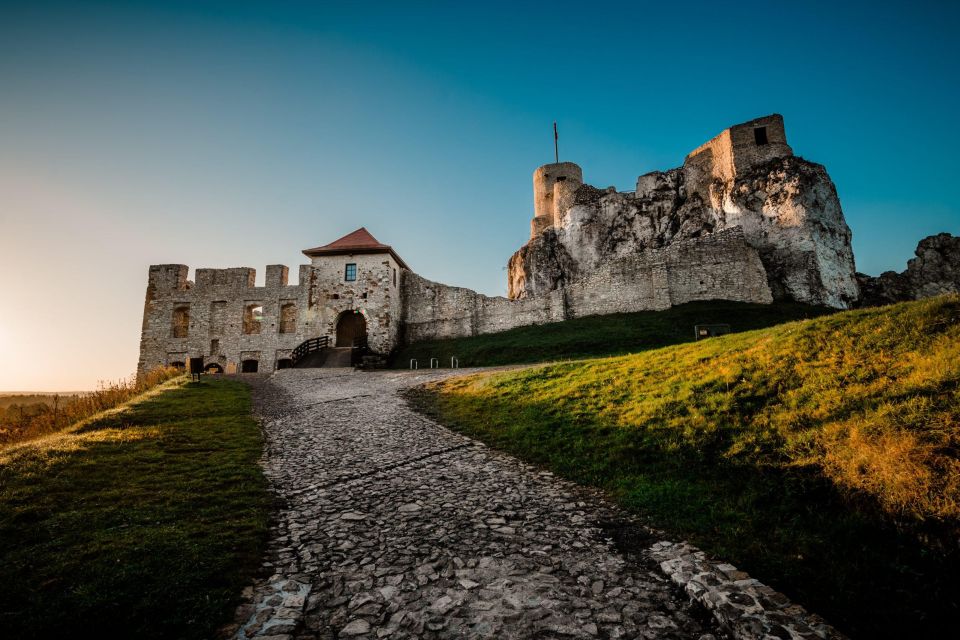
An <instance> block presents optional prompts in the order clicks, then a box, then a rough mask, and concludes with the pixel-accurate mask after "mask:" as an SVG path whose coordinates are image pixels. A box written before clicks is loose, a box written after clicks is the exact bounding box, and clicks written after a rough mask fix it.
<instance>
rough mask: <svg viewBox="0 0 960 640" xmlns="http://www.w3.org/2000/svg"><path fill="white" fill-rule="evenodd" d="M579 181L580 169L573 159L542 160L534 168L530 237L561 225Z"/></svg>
mask: <svg viewBox="0 0 960 640" xmlns="http://www.w3.org/2000/svg"><path fill="white" fill-rule="evenodd" d="M582 184H583V171H581V169H580V167H579V166H577V165H576V164H574V163H572V162H556V163H553V164H545V165H543V166H542V167H538V168H537V170H536V171H534V172H533V220H531V221H530V237H531V238H535V237H537V236H538V235H540V234H541V233H543V231H544V230H545V229H549V228H550V227H557V226H560V222H561V220H560V219H561V217H562V216H563V212H564V211H566V210H567V209H569V208H570V205H572V204H573V196H574V194H575V193H576V192H577V189H578V188H580V185H582Z"/></svg>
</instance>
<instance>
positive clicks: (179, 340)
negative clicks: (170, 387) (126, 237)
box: [137, 253, 400, 373]
mask: <svg viewBox="0 0 960 640" xmlns="http://www.w3.org/2000/svg"><path fill="white" fill-rule="evenodd" d="M347 263H351V264H355V265H356V266H357V270H356V280H353V281H349V282H348V281H345V279H344V267H345V266H346V264H347ZM399 271H400V267H399V265H397V263H396V261H395V260H394V259H393V257H392V256H390V255H388V254H385V253H384V254H361V255H352V256H351V255H345V256H322V257H316V258H313V260H312V264H309V265H301V266H300V282H299V284H296V285H290V284H288V274H289V270H288V268H287V267H285V266H283V265H269V266H268V267H267V272H266V278H265V282H264V286H262V287H257V286H255V280H256V270H254V269H250V268H247V267H239V268H232V269H197V271H196V274H195V276H196V278H195V281H193V282H191V281H189V280H187V272H188V267H187V266H186V265H182V264H166V265H153V266H151V267H150V272H149V276H148V282H147V295H146V300H145V302H144V312H143V330H142V333H141V338H140V361H139V363H138V366H137V370H138V371H145V370H148V369H151V368H154V367H157V366H163V365H169V364H173V363H187V362H188V361H189V359H190V358H197V357H202V358H203V360H204V365H211V364H216V365H219V366H220V367H221V368H222V369H223V370H224V371H227V372H234V371H238V370H239V369H240V368H241V363H242V362H243V361H244V360H255V361H256V362H257V370H258V372H261V373H263V372H265V373H269V372H272V371H274V370H275V369H276V367H277V363H278V362H279V361H280V360H283V359H287V358H289V357H290V352H291V351H292V350H293V349H294V348H296V347H297V345H299V344H300V343H301V342H303V341H304V340H307V339H310V338H316V337H319V336H330V338H331V343H334V342H335V340H336V333H337V321H338V319H339V318H340V316H341V315H342V314H344V313H360V314H362V315H363V317H364V320H365V322H366V327H367V336H368V340H369V344H370V347H371V348H372V349H373V350H375V351H378V352H381V353H386V352H389V351H390V350H391V349H393V347H394V346H395V345H396V342H397V334H398V331H399V326H400V325H399V320H398V318H399V317H400V297H399V288H400V273H399ZM395 274H396V275H395ZM256 307H259V308H262V317H261V318H260V321H259V329H258V330H254V329H255V328H256V326H257V323H256V322H254V318H253V317H252V314H251V313H250V312H249V311H248V309H251V308H256ZM183 319H185V320H186V321H185V322H180V320H183ZM178 325H180V326H178Z"/></svg>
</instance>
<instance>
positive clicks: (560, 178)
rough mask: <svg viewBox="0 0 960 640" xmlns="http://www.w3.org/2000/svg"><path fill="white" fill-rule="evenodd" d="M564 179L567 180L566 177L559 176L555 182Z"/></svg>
mask: <svg viewBox="0 0 960 640" xmlns="http://www.w3.org/2000/svg"><path fill="white" fill-rule="evenodd" d="M566 179H567V176H560V177H559V178H557V182H563V181H564V180H566Z"/></svg>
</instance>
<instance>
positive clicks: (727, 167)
mask: <svg viewBox="0 0 960 640" xmlns="http://www.w3.org/2000/svg"><path fill="white" fill-rule="evenodd" d="M768 128H770V130H771V132H772V133H770V134H769V135H770V136H771V138H770V139H769V140H767V139H766V138H764V140H766V141H765V142H763V143H761V142H755V141H754V132H755V131H757V130H761V129H762V130H764V131H766V130H767V129H768ZM764 135H767V134H766V133H765V134H764ZM745 136H747V137H745ZM774 139H776V140H778V141H779V142H777V143H776V144H774V143H773V142H774ZM756 140H757V141H759V140H761V136H760V134H756ZM569 164H571V163H565V166H566V165H569ZM553 166H556V165H547V166H546V168H547V169H549V167H553ZM543 169H544V167H542V168H541V169H539V170H538V171H539V172H540V173H541V174H544V173H549V171H547V172H545V171H543ZM537 175H538V174H535V176H534V181H535V187H536V186H537V184H536V183H537V179H538V178H537ZM564 184H565V183H559V186H556V187H555V190H554V199H553V202H552V206H553V208H554V211H553V216H554V223H553V226H552V227H550V228H546V229H545V230H544V229H543V222H542V220H544V218H543V216H541V218H539V220H541V224H539V225H535V226H534V235H533V237H532V238H531V239H530V241H529V242H528V243H527V244H526V245H525V246H524V247H523V248H521V249H520V250H519V251H518V252H517V253H516V254H514V255H513V257H512V258H511V259H510V262H509V265H508V268H509V289H508V295H509V296H510V297H511V298H525V297H529V296H537V295H542V294H544V293H546V292H549V291H552V290H554V289H558V288H562V287H563V286H565V284H566V283H569V282H571V281H574V280H576V279H577V278H581V277H583V275H584V274H588V273H592V272H594V271H596V270H598V269H603V268H604V265H605V264H606V263H607V262H609V261H610V260H613V259H617V258H622V257H624V256H628V255H633V254H636V253H639V252H643V251H645V250H649V249H658V248H663V247H666V246H669V245H670V244H672V243H674V242H677V241H679V240H688V239H695V238H700V237H704V236H706V235H707V234H711V233H715V232H719V231H724V230H730V229H734V228H740V229H741V230H742V231H743V234H744V237H745V238H746V240H747V243H748V244H749V245H750V246H751V247H753V248H754V249H756V250H757V252H758V253H759V255H760V259H761V261H762V262H763V266H764V269H765V271H766V274H767V281H768V285H769V288H770V291H771V292H772V294H773V296H774V298H775V299H780V300H794V301H798V302H805V303H809V304H817V305H825V306H830V307H835V308H848V307H850V306H853V305H854V304H855V303H856V302H857V300H858V299H859V287H858V284H857V279H856V273H855V269H854V260H853V250H852V248H851V244H850V240H851V234H850V228H849V227H848V226H847V224H846V221H845V220H844V217H843V210H842V209H841V206H840V200H839V198H838V197H837V191H836V188H835V187H834V185H833V182H832V181H831V179H830V176H829V175H828V174H827V172H826V170H825V169H824V167H823V166H821V165H819V164H815V163H812V162H808V161H806V160H804V159H802V158H799V157H796V156H793V155H792V150H791V149H790V147H789V146H787V145H786V138H785V137H784V135H783V129H782V119H780V118H779V116H768V117H767V118H762V119H759V120H756V121H751V122H750V123H745V124H743V125H738V126H737V127H732V128H731V129H728V130H727V131H725V132H724V133H723V134H721V135H720V136H717V138H715V139H714V140H711V141H710V142H709V143H707V144H705V145H704V146H702V147H701V148H699V149H697V150H696V151H695V152H693V153H691V154H690V156H688V157H687V159H686V161H685V162H684V165H683V166H682V167H679V168H676V169H671V170H669V171H662V172H661V171H656V172H653V173H649V174H646V175H643V176H640V178H638V180H637V189H636V191H633V192H617V191H616V190H615V189H612V188H611V189H607V190H599V189H596V188H595V187H592V186H590V185H587V184H579V185H578V186H577V187H576V191H575V193H573V197H572V198H571V197H569V193H568V192H569V190H570V188H571V187H570V186H564ZM566 184H569V183H566ZM541 186H542V185H541ZM541 191H543V189H542V188H541ZM548 195H549V194H548ZM541 208H544V207H543V206H541ZM718 297H719V296H718Z"/></svg>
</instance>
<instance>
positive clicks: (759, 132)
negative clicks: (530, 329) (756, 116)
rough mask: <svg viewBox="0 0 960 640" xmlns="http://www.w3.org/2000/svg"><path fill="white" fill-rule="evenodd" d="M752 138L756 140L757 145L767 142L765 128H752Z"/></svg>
mask: <svg viewBox="0 0 960 640" xmlns="http://www.w3.org/2000/svg"><path fill="white" fill-rule="evenodd" d="M753 139H754V140H756V141H757V145H758V146H759V145H762V144H767V142H768V141H767V128H766V127H757V128H756V129H754V130H753Z"/></svg>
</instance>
